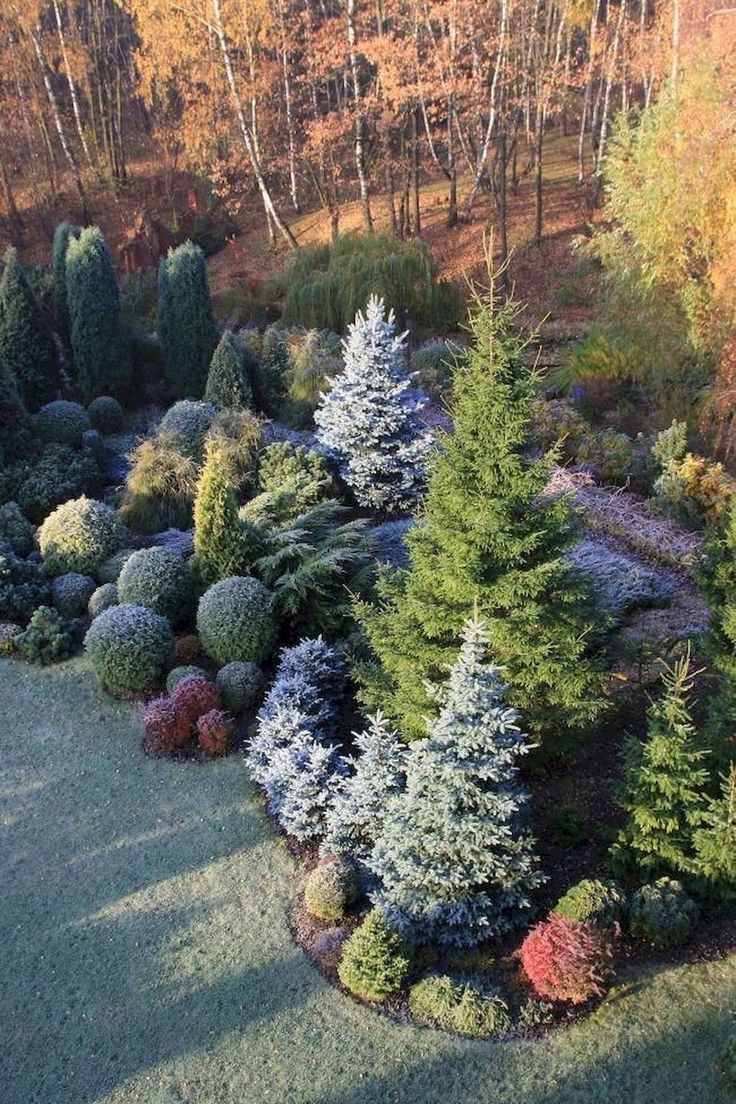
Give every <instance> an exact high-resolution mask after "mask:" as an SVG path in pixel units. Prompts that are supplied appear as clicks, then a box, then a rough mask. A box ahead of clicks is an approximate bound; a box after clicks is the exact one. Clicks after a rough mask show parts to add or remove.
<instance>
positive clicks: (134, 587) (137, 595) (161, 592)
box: [118, 548, 195, 628]
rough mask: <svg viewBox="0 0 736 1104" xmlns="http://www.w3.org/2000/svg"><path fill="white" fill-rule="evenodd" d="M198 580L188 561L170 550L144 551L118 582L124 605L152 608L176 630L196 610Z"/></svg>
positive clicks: (136, 554)
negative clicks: (195, 578) (195, 588)
mask: <svg viewBox="0 0 736 1104" xmlns="http://www.w3.org/2000/svg"><path fill="white" fill-rule="evenodd" d="M194 596H195V591H194V579H193V577H192V571H191V568H190V567H189V564H188V563H187V561H186V560H185V559H184V558H183V556H181V555H179V554H178V553H177V552H172V551H171V550H170V549H168V548H143V549H141V550H140V551H139V552H134V553H133V555H132V556H130V557H129V558H128V559H127V560H126V561H125V564H124V565H123V569H122V571H121V572H120V576H119V578H118V597H119V599H120V602H121V603H125V604H128V605H132V606H148V607H149V609H152V610H155V611H156V613H160V614H161V616H162V617H166V618H168V620H169V621H170V622H171V624H172V625H173V626H174V627H175V628H176V626H177V625H180V624H182V622H184V621H187V620H188V619H189V618H190V617H191V615H192V612H193V609H194Z"/></svg>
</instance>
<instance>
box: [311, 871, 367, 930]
mask: <svg viewBox="0 0 736 1104" xmlns="http://www.w3.org/2000/svg"><path fill="white" fill-rule="evenodd" d="M359 893H360V881H359V878H358V872H357V870H356V869H355V866H354V865H353V863H351V862H350V861H349V860H348V859H344V858H342V857H335V858H334V859H329V860H327V861H326V862H322V863H320V865H319V866H315V868H314V870H312V871H311V872H310V874H309V877H308V878H307V884H306V885H305V887H304V905H305V908H306V909H307V912H311V914H312V916H318V917H319V918H320V920H342V918H343V916H344V915H345V913H346V912H347V910H348V909H349V908H350V906H351V905H352V904H353V903H354V902H355V901H356V900H357V899H358V895H359Z"/></svg>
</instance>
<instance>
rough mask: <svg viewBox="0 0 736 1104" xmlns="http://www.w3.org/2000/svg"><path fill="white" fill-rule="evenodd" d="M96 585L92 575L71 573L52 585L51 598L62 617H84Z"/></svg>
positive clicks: (58, 578) (61, 576) (60, 577)
mask: <svg viewBox="0 0 736 1104" xmlns="http://www.w3.org/2000/svg"><path fill="white" fill-rule="evenodd" d="M95 586H96V583H95V581H94V579H93V578H92V577H91V576H90V575H79V574H78V573H77V572H76V571H69V572H67V574H66V575H59V576H58V577H57V578H56V579H54V581H53V583H52V584H51V597H52V598H53V601H54V605H55V606H56V608H57V610H58V611H59V613H60V614H61V616H62V617H83V616H84V614H85V613H86V612H87V605H88V603H89V600H90V598H91V597H92V593H93V591H94V589H95Z"/></svg>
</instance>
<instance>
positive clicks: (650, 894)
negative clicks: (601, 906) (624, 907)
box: [629, 878, 698, 947]
mask: <svg viewBox="0 0 736 1104" xmlns="http://www.w3.org/2000/svg"><path fill="white" fill-rule="evenodd" d="M697 920H698V906H697V905H696V904H695V901H693V899H692V897H690V895H689V894H688V893H687V892H686V891H685V889H684V888H683V886H682V884H681V883H680V882H678V881H676V880H675V879H674V878H659V879H658V881H656V882H652V883H651V884H649V885H643V886H642V887H641V889H638V890H637V891H636V893H635V894H634V895H633V897H632V898H631V905H630V907H629V927H630V929H631V934H632V935H633V936H634V937H635V938H637V939H650V940H651V941H652V943H654V944H656V946H658V947H676V946H677V945H678V944H679V943H683V942H684V941H685V940H686V939H687V937H688V936H689V935H690V932H691V931H692V930H693V928H694V927H695V924H696V923H697Z"/></svg>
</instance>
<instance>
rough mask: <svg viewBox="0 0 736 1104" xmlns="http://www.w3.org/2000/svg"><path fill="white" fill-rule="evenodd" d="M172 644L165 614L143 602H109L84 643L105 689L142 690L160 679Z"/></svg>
mask: <svg viewBox="0 0 736 1104" xmlns="http://www.w3.org/2000/svg"><path fill="white" fill-rule="evenodd" d="M173 644H174V637H173V633H172V631H171V626H170V625H169V622H168V621H167V620H166V618H165V617H161V615H160V614H158V613H154V611H153V610H151V609H148V608H147V607H145V606H112V607H111V608H110V609H106V610H104V612H103V613H101V614H100V616H99V617H96V618H95V620H94V621H93V622H92V624H91V625H90V627H89V629H88V630H87V635H86V636H85V638H84V647H85V651H86V653H87V655H88V656H89V657H90V660H91V661H92V666H93V667H94V669H95V673H96V675H97V678H98V679H99V681H100V683H101V684H102V686H103V687H104V688H105V689H106V690H112V691H117V692H132V693H141V692H143V691H146V690H152V689H154V688H155V687H156V686H160V685H161V683H162V682H163V676H164V671H165V670H166V668H167V666H168V663H169V660H170V657H171V652H172V648H173Z"/></svg>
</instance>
